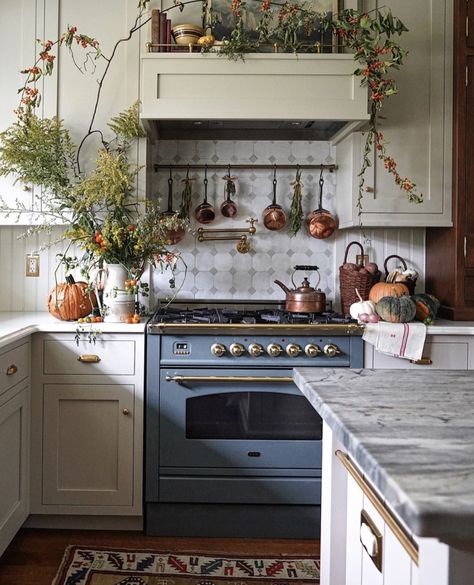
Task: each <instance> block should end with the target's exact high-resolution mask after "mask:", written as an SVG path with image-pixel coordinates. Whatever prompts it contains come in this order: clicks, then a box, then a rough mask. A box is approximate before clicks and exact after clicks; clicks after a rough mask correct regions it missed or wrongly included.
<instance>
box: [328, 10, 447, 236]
mask: <svg viewBox="0 0 474 585" xmlns="http://www.w3.org/2000/svg"><path fill="white" fill-rule="evenodd" d="M382 6H388V7H389V8H391V10H392V12H393V14H394V15H395V16H397V17H399V18H400V19H401V20H402V21H403V22H404V24H405V25H406V26H407V28H409V32H406V33H404V34H403V35H402V37H400V43H401V45H402V47H403V48H404V49H406V50H407V51H408V55H407V56H406V57H405V62H404V65H403V66H402V68H401V69H400V71H398V72H396V75H395V76H394V77H395V78H396V82H397V85H398V88H399V93H398V94H397V95H396V96H394V97H393V98H390V99H389V100H388V101H387V102H386V103H385V104H384V107H383V112H382V116H383V118H382V119H381V120H380V121H379V123H380V130H381V131H382V132H383V134H384V137H385V139H386V141H387V142H388V148H387V150H388V154H389V155H390V156H393V158H394V159H395V161H396V162H397V168H398V171H399V173H400V174H401V176H402V177H405V176H406V177H408V178H409V179H411V180H412V181H414V182H415V183H416V185H417V191H418V192H419V193H422V194H423V199H424V201H423V203H421V204H419V205H415V204H412V203H409V202H408V200H407V198H406V197H405V196H404V193H403V192H402V191H401V190H400V189H399V187H398V186H397V185H396V184H395V183H394V181H393V178H392V176H391V175H389V174H388V173H387V171H386V170H385V168H384V165H383V161H381V160H379V159H378V158H376V157H375V156H374V153H372V166H371V167H369V169H368V170H367V172H366V176H365V186H364V195H363V199H362V209H363V212H362V217H361V220H362V224H363V225H364V226H366V227H377V226H380V227H393V226H413V227H416V226H450V225H452V219H451V174H452V169H451V165H452V155H451V149H452V138H451V132H452V44H453V34H452V26H453V1H452V0H418V1H417V2H413V1H412V0H390V1H388V2H386V1H383V2H382V1H380V2H378V1H374V0H368V1H367V2H366V3H365V8H366V10H373V9H376V8H379V7H380V8H382ZM364 144H365V136H364V134H361V133H355V134H352V135H349V136H348V137H346V138H345V139H344V140H342V141H340V142H339V143H338V144H337V164H338V165H339V170H338V173H337V197H336V202H337V203H336V204H337V213H338V216H339V224H340V227H351V226H357V225H358V224H359V215H358V210H357V207H356V203H357V197H358V186H359V176H358V173H359V171H360V168H361V164H362V153H363V148H364Z"/></svg>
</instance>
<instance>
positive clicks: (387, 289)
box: [369, 282, 410, 303]
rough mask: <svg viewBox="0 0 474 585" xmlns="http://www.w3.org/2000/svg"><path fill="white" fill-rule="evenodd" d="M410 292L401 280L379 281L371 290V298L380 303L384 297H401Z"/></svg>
mask: <svg viewBox="0 0 474 585" xmlns="http://www.w3.org/2000/svg"><path fill="white" fill-rule="evenodd" d="M408 294H410V293H409V291H408V288H407V287H406V286H405V285H404V284H402V283H401V282H377V284H374V286H373V287H372V288H371V289H370V291H369V300H370V301H372V302H373V303H378V302H379V301H380V299H382V298H383V297H401V296H403V295H408Z"/></svg>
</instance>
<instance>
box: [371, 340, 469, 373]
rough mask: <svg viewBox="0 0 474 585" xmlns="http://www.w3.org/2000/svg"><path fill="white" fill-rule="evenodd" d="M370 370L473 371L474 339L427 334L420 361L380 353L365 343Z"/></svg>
mask: <svg viewBox="0 0 474 585" xmlns="http://www.w3.org/2000/svg"><path fill="white" fill-rule="evenodd" d="M364 351H365V364H364V365H365V367H366V368H376V369H381V368H393V369H416V370H419V369H428V368H429V369H437V370H470V369H472V368H474V359H473V356H474V336H467V335H427V337H426V342H425V346H424V349H423V357H422V359H421V360H419V361H417V362H411V361H409V360H406V359H402V358H396V357H392V356H389V355H386V354H383V353H380V352H378V351H376V350H375V349H374V346H373V345H370V344H368V343H366V344H365V348H364Z"/></svg>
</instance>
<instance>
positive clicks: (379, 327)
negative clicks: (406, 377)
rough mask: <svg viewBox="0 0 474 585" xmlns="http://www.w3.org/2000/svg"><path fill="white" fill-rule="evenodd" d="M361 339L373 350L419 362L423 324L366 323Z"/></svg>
mask: <svg viewBox="0 0 474 585" xmlns="http://www.w3.org/2000/svg"><path fill="white" fill-rule="evenodd" d="M362 339H363V340H364V341H367V342H368V343H371V344H372V345H374V346H375V349H376V350H378V351H381V352H382V353H386V354H388V355H393V356H395V357H400V358H405V359H407V360H419V359H420V358H421V356H422V354H423V346H424V345H425V339H426V325H424V323H385V322H384V321H380V322H379V323H368V324H367V325H366V326H365V329H364V334H363V335H362Z"/></svg>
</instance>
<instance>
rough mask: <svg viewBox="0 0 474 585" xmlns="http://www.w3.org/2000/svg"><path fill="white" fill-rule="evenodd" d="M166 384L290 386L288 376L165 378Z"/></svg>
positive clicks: (291, 379) (291, 381) (290, 379)
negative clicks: (240, 383) (198, 383)
mask: <svg viewBox="0 0 474 585" xmlns="http://www.w3.org/2000/svg"><path fill="white" fill-rule="evenodd" d="M165 379H166V381H167V382H176V383H177V384H184V383H185V382H257V383H261V384H275V383H277V384H279V383H284V384H291V383H293V378H291V377H290V376H169V375H167V376H166V378H165Z"/></svg>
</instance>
